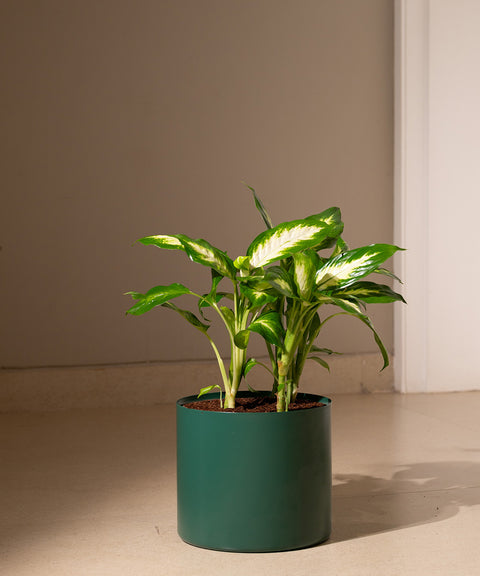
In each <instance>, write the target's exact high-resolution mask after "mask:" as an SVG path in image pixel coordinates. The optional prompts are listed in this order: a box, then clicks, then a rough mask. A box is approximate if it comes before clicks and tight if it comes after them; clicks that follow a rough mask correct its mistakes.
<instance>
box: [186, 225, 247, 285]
mask: <svg viewBox="0 0 480 576" xmlns="http://www.w3.org/2000/svg"><path fill="white" fill-rule="evenodd" d="M177 238H178V239H179V240H180V241H181V243H182V244H183V246H184V247H185V252H186V253H187V255H188V257H189V258H190V260H192V261H193V262H197V263H198V264H203V265H204V266H209V267H210V268H213V269H214V270H216V271H217V272H218V273H219V274H221V275H222V276H228V277H229V278H234V277H235V274H236V272H235V266H234V265H233V261H232V260H231V258H229V257H228V256H227V255H226V254H225V252H222V251H221V250H219V249H218V248H215V247H214V246H212V245H211V244H210V243H209V242H207V241H206V240H203V239H201V238H200V239H198V240H194V239H193V238H189V237H188V236H185V235H184V234H177Z"/></svg>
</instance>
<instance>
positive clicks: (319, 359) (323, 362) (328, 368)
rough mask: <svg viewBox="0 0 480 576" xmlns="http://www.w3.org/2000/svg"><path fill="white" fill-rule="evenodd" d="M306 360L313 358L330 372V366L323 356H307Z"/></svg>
mask: <svg viewBox="0 0 480 576" xmlns="http://www.w3.org/2000/svg"><path fill="white" fill-rule="evenodd" d="M307 360H314V361H315V362H317V364H320V365H321V366H323V367H324V368H326V369H327V370H328V371H329V372H330V366H329V365H328V362H325V360H324V359H323V358H319V357H318V356H308V358H307Z"/></svg>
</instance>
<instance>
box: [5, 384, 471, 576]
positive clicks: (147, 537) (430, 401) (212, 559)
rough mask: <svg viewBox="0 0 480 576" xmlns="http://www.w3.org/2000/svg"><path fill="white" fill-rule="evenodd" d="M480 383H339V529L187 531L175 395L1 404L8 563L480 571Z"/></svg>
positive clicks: (11, 574) (47, 575)
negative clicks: (269, 547)
mask: <svg viewBox="0 0 480 576" xmlns="http://www.w3.org/2000/svg"><path fill="white" fill-rule="evenodd" d="M479 414H480V393H461V394H444V395H429V396H426V395H420V396H399V395H393V394H392V395H390V394H384V395H355V396H337V397H335V398H334V404H333V421H334V430H333V454H334V459H333V472H334V490H333V505H334V518H333V522H334V526H333V535H332V538H331V540H330V541H329V542H327V543H326V544H323V545H321V546H317V547H314V548H310V549H306V550H299V551H294V552H287V553H277V554H231V553H221V552H213V551H209V550H202V549H198V548H194V547H192V546H189V545H187V544H184V543H183V542H182V541H181V540H180V539H179V538H178V536H177V534H176V526H175V521H176V520H175V428H174V406H173V405H164V406H156V407H151V408H130V409H125V408H121V409H97V410H78V411H69V412H56V413H43V414H3V415H0V466H1V468H0V513H1V519H0V574H2V576H3V575H4V576H27V575H28V576H57V575H58V576H60V575H61V576H77V575H79V576H80V575H82V576H83V575H88V576H96V575H98V576H108V575H110V574H114V575H121V576H133V575H135V576H137V575H138V576H150V575H152V576H153V575H155V576H158V575H160V576H176V575H182V576H184V575H192V576H202V575H209V576H215V575H220V574H221V575H224V576H237V575H238V576H240V575H241V576H245V575H256V574H262V575H266V574H272V575H275V576H287V575H288V576H303V575H305V576H307V575H309V576H310V575H312V574H319V575H322V576H329V575H332V576H333V575H337V574H338V575H342V576H349V575H354V576H362V575H368V576H375V575H379V576H380V575H381V576H393V575H395V576H397V575H398V576H408V575H413V574H415V575H422V576H430V575H432V576H442V575H448V576H476V575H478V574H480V545H479V538H480V418H479Z"/></svg>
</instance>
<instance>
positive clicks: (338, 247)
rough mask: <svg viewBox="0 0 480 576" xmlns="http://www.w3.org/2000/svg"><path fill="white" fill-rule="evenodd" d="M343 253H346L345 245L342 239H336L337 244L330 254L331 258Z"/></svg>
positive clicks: (346, 247)
mask: <svg viewBox="0 0 480 576" xmlns="http://www.w3.org/2000/svg"><path fill="white" fill-rule="evenodd" d="M343 252H348V246H347V243H346V242H345V241H344V240H343V238H337V242H336V243H335V249H334V251H333V252H332V256H331V258H334V257H335V256H338V255H339V254H342V253H343Z"/></svg>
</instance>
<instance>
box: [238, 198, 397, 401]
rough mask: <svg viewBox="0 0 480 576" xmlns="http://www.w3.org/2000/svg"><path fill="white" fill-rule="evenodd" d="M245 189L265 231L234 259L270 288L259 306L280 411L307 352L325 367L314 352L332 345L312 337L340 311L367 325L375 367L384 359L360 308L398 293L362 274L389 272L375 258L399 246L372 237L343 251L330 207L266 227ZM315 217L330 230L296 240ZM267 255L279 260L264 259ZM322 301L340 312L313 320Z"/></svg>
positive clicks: (382, 348)
mask: <svg viewBox="0 0 480 576" xmlns="http://www.w3.org/2000/svg"><path fill="white" fill-rule="evenodd" d="M251 190H252V192H253V194H254V197H255V204H256V206H257V208H258V210H259V211H260V213H261V215H262V217H263V219H264V221H265V224H266V226H267V230H266V231H265V232H263V233H262V234H260V236H258V237H257V238H256V239H255V240H254V241H253V242H252V244H251V245H250V247H249V248H248V250H247V256H246V257H245V258H243V259H242V266H243V269H244V270H246V271H248V270H252V269H253V270H255V275H257V276H258V277H259V278H261V280H262V282H265V283H266V284H267V285H268V286H270V288H271V289H273V290H274V292H275V294H276V295H277V298H276V299H275V300H274V301H272V302H269V303H268V304H267V305H266V307H265V308H264V314H269V315H270V316H271V317H272V318H275V322H272V324H271V326H272V329H273V330H274V332H275V339H273V338H271V339H269V340H267V348H268V352H269V356H270V360H271V364H272V370H271V372H272V374H273V376H274V386H273V389H274V392H275V393H276V396H277V411H284V410H288V405H289V403H290V402H291V401H293V400H294V399H295V397H296V395H297V391H298V387H299V383H300V378H301V375H302V371H303V368H304V364H305V361H306V360H307V359H312V360H315V361H317V362H318V363H320V364H321V365H322V366H324V367H325V368H329V367H328V364H327V362H326V361H325V360H324V358H322V354H333V352H332V351H331V350H329V349H326V348H318V347H316V346H315V340H316V338H317V336H318V335H319V333H320V330H321V328H322V327H323V326H324V325H325V323H326V322H328V321H329V320H330V319H332V318H334V317H335V316H338V315H341V314H347V315H350V316H353V317H355V318H358V319H359V320H361V321H362V322H363V323H364V324H365V325H366V326H368V328H369V329H370V330H371V331H372V332H373V335H374V338H375V342H376V343H377V345H378V347H379V349H380V352H381V354H382V357H383V368H385V367H386V366H388V363H389V361H388V354H387V351H386V349H385V346H384V345H383V343H382V341H381V339H380V337H379V335H378V334H377V332H376V331H375V328H374V327H373V324H372V322H371V320H370V319H369V317H368V316H367V315H366V313H365V309H366V304H368V303H388V302H395V301H403V302H404V300H403V297H402V296H401V295H400V294H397V293H396V292H394V291H393V290H392V289H391V288H390V287H389V286H387V285H384V284H377V283H375V282H372V281H366V280H365V277H367V276H369V275H370V274H372V273H374V272H376V273H380V274H386V275H390V276H393V274H391V273H390V272H388V271H387V270H385V269H383V268H382V267H381V265H382V264H383V263H384V262H385V261H386V260H388V259H389V258H390V257H391V256H393V254H394V253H395V252H397V250H400V248H398V247H397V246H393V245H391V244H372V245H370V246H363V247H361V248H356V249H353V250H349V249H348V247H347V245H346V244H345V242H344V241H343V240H342V238H341V236H340V235H341V233H342V231H343V223H342V222H341V216H340V210H339V209H338V208H331V209H329V210H326V211H325V212H322V213H321V214H319V215H317V216H312V217H310V218H307V219H305V220H303V221H301V222H302V224H301V225H299V228H298V229H297V227H296V225H294V224H292V223H285V224H280V225H279V226H276V227H275V228H274V227H272V224H271V219H270V217H269V216H268V214H267V212H266V211H265V208H264V207H263V204H262V203H261V201H260V200H259V199H258V197H257V196H256V194H255V191H254V190H253V189H252V188H251ZM315 221H318V222H329V223H330V226H331V228H330V231H331V232H332V234H329V235H327V236H325V237H322V238H319V241H318V243H316V242H309V241H306V242H305V243H303V237H308V235H309V233H308V232H307V230H308V227H309V226H310V225H311V226H314V222H315ZM280 239H281V243H282V244H283V245H284V246H286V245H288V246H289V248H288V249H284V250H283V251H282V252H279V253H278V254H275V253H274V251H272V250H269V249H266V248H265V247H267V246H270V245H271V244H272V243H273V244H274V243H275V242H276V241H277V240H278V241H279V242H280ZM332 242H333V244H334V247H333V251H332V252H331V254H330V255H329V256H328V257H325V256H324V255H320V254H319V251H320V252H321V251H322V250H324V249H326V248H330V247H332ZM293 246H295V249H294V248H293ZM275 261H280V262H279V263H278V262H277V263H276V264H274V265H271V264H273V263H274V262H275ZM269 265H271V266H269ZM326 304H328V305H333V306H335V307H337V308H339V309H340V311H338V312H333V313H330V314H328V315H326V317H325V318H323V319H321V317H320V315H319V312H318V311H319V308H320V307H321V306H323V305H326ZM247 330H248V328H247ZM239 344H240V345H241V342H240V343H239ZM319 354H320V355H319ZM256 364H258V362H257V361H255V360H254V359H252V360H250V361H249V362H248V364H247V367H246V370H245V372H248V371H249V370H250V369H251V368H252V367H253V366H254V365H256ZM383 368H382V369H383Z"/></svg>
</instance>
